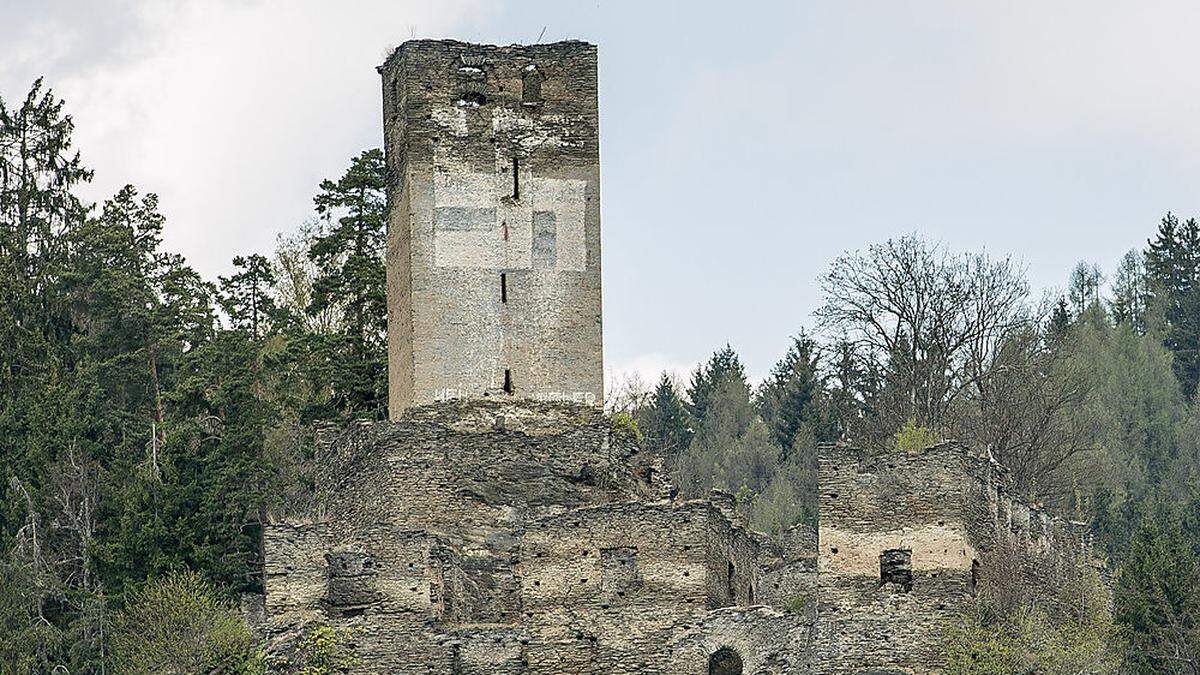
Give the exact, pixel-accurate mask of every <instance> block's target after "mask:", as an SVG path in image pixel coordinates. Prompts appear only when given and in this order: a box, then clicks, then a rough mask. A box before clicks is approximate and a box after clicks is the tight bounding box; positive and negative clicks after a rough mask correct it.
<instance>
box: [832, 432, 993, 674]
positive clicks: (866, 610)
mask: <svg viewBox="0 0 1200 675" xmlns="http://www.w3.org/2000/svg"><path fill="white" fill-rule="evenodd" d="M819 483H820V491H821V494H820V531H819V536H818V556H817V567H818V569H817V574H818V583H817V588H818V591H817V592H818V595H819V603H820V604H819V610H818V611H819V615H820V639H819V640H818V652H819V662H820V663H821V668H822V671H823V672H856V671H857V670H859V669H863V668H875V669H880V670H886V669H893V668H894V669H897V670H899V669H902V668H906V667H912V665H913V664H922V665H924V666H925V667H924V668H923V669H920V670H923V671H926V672H927V671H932V670H935V669H936V668H937V666H938V665H940V663H941V645H940V644H939V640H940V638H941V636H942V635H944V633H945V629H946V628H947V627H948V625H949V624H950V622H952V621H954V620H956V618H957V616H958V613H959V612H961V611H963V610H964V608H965V607H966V606H967V603H969V601H970V598H971V570H972V562H973V561H974V560H975V559H976V553H975V549H974V546H973V545H972V543H971V541H970V538H969V534H968V531H967V527H966V522H965V513H964V499H965V498H966V495H967V476H966V472H965V469H964V466H963V457H962V453H961V452H960V451H959V449H958V448H956V447H953V446H939V447H935V448H931V449H929V450H927V451H925V452H924V453H921V454H916V455H913V454H905V453H888V454H882V455H869V454H868V453H864V452H862V451H860V450H855V449H851V448H843V447H826V448H822V450H821V453H820V481H819ZM889 551H895V552H897V553H896V554H895V555H897V556H899V557H904V556H907V557H908V563H909V569H908V571H907V574H908V575H909V576H908V577H907V578H904V577H903V576H902V575H903V574H904V572H903V571H901V572H900V575H901V576H899V578H898V577H896V576H889V575H885V574H884V572H885V570H884V569H883V568H884V562H885V560H884V559H883V556H885V554H887V552H889ZM887 562H889V564H890V563H891V562H892V561H891V560H888V561H887ZM901 567H902V565H901Z"/></svg>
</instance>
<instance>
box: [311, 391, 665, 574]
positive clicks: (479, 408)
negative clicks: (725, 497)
mask: <svg viewBox="0 0 1200 675" xmlns="http://www.w3.org/2000/svg"><path fill="white" fill-rule="evenodd" d="M329 447H330V450H329V451H328V452H326V453H325V455H324V456H323V458H322V462H323V465H324V472H323V475H322V476H321V477H320V479H319V483H320V484H319V485H318V489H319V491H320V494H321V501H322V503H323V504H324V513H323V514H321V515H322V517H324V518H327V519H328V520H329V521H330V522H331V523H333V524H335V525H338V526H339V527H343V528H350V529H352V528H353V527H355V526H356V525H357V524H360V523H375V522H387V523H392V524H395V525H398V526H403V527H407V528H412V529H426V530H429V531H431V532H436V533H441V534H445V535H448V536H452V537H454V538H456V539H458V540H462V541H464V542H467V543H469V544H471V545H474V546H482V547H487V548H492V549H497V550H502V549H504V548H506V547H507V546H508V545H509V544H508V540H509V538H510V537H509V536H508V535H506V534H505V533H507V532H511V531H512V530H513V529H515V528H516V527H518V526H519V525H520V524H521V523H522V522H524V521H526V520H529V519H532V518H537V517H540V516H542V515H545V514H547V513H555V512H561V511H563V510H565V509H568V508H571V507H576V506H583V505H588V504H598V503H607V502H612V501H625V500H630V499H635V498H641V497H642V496H644V495H652V494H653V495H657V493H658V492H659V491H660V486H659V484H658V483H657V482H655V478H654V477H652V476H650V475H648V472H647V469H648V465H647V466H641V465H639V464H638V463H637V461H636V460H637V458H638V455H637V448H636V447H635V446H634V445H633V441H632V439H631V438H629V437H628V436H627V435H625V434H622V433H621V432H620V431H614V429H613V427H612V424H611V422H610V421H609V419H608V418H607V417H605V416H604V415H603V414H601V412H600V411H599V410H598V409H597V408H594V407H590V406H576V405H569V404H557V403H542V402H534V401H524V402H516V401H511V400H509V399H502V400H492V401H447V402H444V403H440V404H437V405H431V406H425V407H421V408H414V409H412V410H411V411H410V412H409V413H408V414H406V415H404V416H403V417H402V418H401V419H400V420H398V421H396V422H393V423H390V424H379V425H373V426H359V427H355V428H352V429H351V430H350V431H349V432H348V433H347V434H346V435H345V436H343V437H340V438H337V439H336V442H333V443H331V444H329Z"/></svg>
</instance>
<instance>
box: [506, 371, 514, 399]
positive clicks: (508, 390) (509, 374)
mask: <svg viewBox="0 0 1200 675" xmlns="http://www.w3.org/2000/svg"><path fill="white" fill-rule="evenodd" d="M504 393H506V394H511V393H513V383H512V371H511V370H509V369H507V368H505V369H504Z"/></svg>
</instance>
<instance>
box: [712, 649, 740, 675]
mask: <svg viewBox="0 0 1200 675" xmlns="http://www.w3.org/2000/svg"><path fill="white" fill-rule="evenodd" d="M708 675H742V657H740V656H738V653H737V652H735V651H733V650H732V649H730V648H729V647H721V648H720V649H718V650H717V651H715V652H713V653H712V656H710V657H708Z"/></svg>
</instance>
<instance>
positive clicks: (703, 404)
mask: <svg viewBox="0 0 1200 675" xmlns="http://www.w3.org/2000/svg"><path fill="white" fill-rule="evenodd" d="M727 380H732V381H734V382H736V383H739V384H740V385H742V386H746V369H745V368H744V367H743V366H742V362H741V360H740V359H739V358H738V355H737V352H735V351H733V347H731V346H729V345H725V346H724V347H723V348H722V349H719V350H717V351H716V352H714V353H713V355H712V356H711V357H709V359H708V362H707V363H705V364H702V365H700V366H697V367H696V370H695V372H693V373H692V381H691V384H690V385H689V386H688V390H687V395H688V401H687V404H686V405H687V410H688V414H690V415H691V416H692V419H693V420H695V421H696V423H697V424H699V423H702V422H703V420H704V418H705V415H706V414H707V412H708V407H709V405H710V404H711V403H712V399H713V397H714V396H715V394H716V391H717V390H718V389H720V387H721V385H722V383H724V382H725V381H727Z"/></svg>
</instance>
